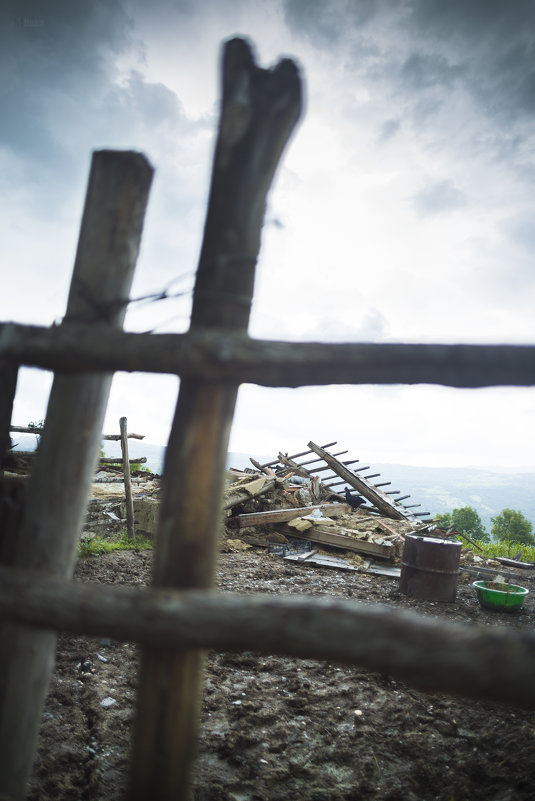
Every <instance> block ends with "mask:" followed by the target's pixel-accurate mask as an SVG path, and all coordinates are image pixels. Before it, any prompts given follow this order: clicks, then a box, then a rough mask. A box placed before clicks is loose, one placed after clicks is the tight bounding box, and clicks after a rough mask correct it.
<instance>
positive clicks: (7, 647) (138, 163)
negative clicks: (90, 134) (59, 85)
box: [0, 151, 153, 801]
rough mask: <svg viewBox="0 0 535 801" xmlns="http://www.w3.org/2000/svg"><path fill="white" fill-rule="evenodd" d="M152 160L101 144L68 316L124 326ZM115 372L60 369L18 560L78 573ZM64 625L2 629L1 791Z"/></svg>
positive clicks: (26, 769) (13, 775) (23, 755)
mask: <svg viewBox="0 0 535 801" xmlns="http://www.w3.org/2000/svg"><path fill="white" fill-rule="evenodd" d="M152 174H153V169H152V167H151V166H150V164H149V163H148V162H147V160H146V159H145V157H144V156H143V155H142V154H140V153H132V152H114V151H100V152H95V153H94V154H93V160H92V165H91V172H90V176H89V185H88V190H87V196H86V202H85V207H84V213H83V217H82V225H81V229H80V237H79V241H78V249H77V253H76V260H75V265H74V271H73V277H72V282H71V288H70V293H69V299H68V303H67V314H66V317H65V320H64V322H63V325H65V326H68V325H69V324H70V322H71V321H73V322H75V321H80V320H83V321H85V322H92V323H95V324H100V325H105V326H107V327H114V328H120V327H122V323H123V320H124V315H125V313H126V303H125V302H122V303H118V300H121V301H124V299H125V298H127V297H128V293H129V291H130V286H131V283H132V278H133V274H134V269H135V264H136V260H137V254H138V249H139V243H140V239H141V231H142V227H143V219H144V215H145V208H146V204H147V199H148V193H149V189H150V184H151V181H152ZM111 379H112V376H111V375H110V374H100V373H89V374H87V375H84V374H82V375H76V376H69V375H62V374H57V375H56V376H55V378H54V383H53V386H52V391H51V393H50V398H49V403H48V410H47V416H46V422H45V427H44V430H43V435H42V437H41V443H40V447H39V451H38V453H37V455H36V459H35V465H34V469H33V472H32V475H31V478H30V483H29V487H28V491H27V496H26V503H25V506H24V510H23V517H22V521H21V525H20V529H19V532H18V534H17V538H16V548H15V553H14V556H13V560H12V561H13V564H14V565H15V566H17V567H24V568H30V569H34V570H38V571H41V572H43V573H44V574H45V575H49V576H55V577H59V578H65V579H67V578H70V577H71V576H72V570H73V567H74V560H75V556H76V547H77V543H78V538H79V531H80V528H81V525H82V521H83V515H84V512H85V509H86V505H87V498H88V495H89V489H90V485H91V480H92V477H93V473H94V468H95V464H96V461H97V457H98V446H99V441H100V435H101V432H102V424H103V419H104V413H105V410H106V405H107V401H108V394H109V389H110V386H111ZM55 644H56V634H55V632H51V631H43V630H37V629H35V630H34V629H31V628H27V627H17V626H14V625H11V626H10V625H6V626H3V627H2V628H1V629H0V654H1V655H2V658H1V660H0V797H3V796H2V794H4V795H5V796H7V797H8V798H10V799H16V801H18V800H19V799H22V798H24V796H25V790H26V783H27V780H28V777H29V774H30V770H31V765H32V761H33V755H34V752H35V745H36V740H37V733H38V729H39V724H40V720H41V711H42V706H43V702H44V698H45V695H46V690H47V686H48V680H49V676H50V672H51V669H52V667H53V663H54V650H55Z"/></svg>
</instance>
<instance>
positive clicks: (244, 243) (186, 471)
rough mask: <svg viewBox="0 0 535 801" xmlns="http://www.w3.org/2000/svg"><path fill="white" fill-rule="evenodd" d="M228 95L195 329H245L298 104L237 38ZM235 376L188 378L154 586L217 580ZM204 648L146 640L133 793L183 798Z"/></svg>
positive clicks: (289, 72)
mask: <svg viewBox="0 0 535 801" xmlns="http://www.w3.org/2000/svg"><path fill="white" fill-rule="evenodd" d="M222 83H223V97H222V105H221V116H220V123H219V133H218V140H217V144H216V151H215V156H214V163H213V170H212V183H211V187H210V200H209V204H208V211H207V217H206V224H205V229H204V239H203V245H202V250H201V255H200V260H199V267H198V271H197V278H196V284H195V292H194V299H193V311H192V317H191V327H192V329H194V328H197V329H201V328H204V329H212V330H213V335H214V336H217V330H218V329H219V330H221V329H226V330H231V331H238V332H242V333H243V334H246V332H247V326H248V321H249V313H250V306H251V301H252V293H253V283H254V271H255V265H256V259H257V257H258V251H259V248H260V232H261V228H262V223H263V217H264V210H265V201H266V194H267V192H268V190H269V187H270V184H271V181H272V178H273V174H274V172H275V169H276V167H277V164H278V161H279V159H280V156H281V153H282V150H283V149H284V147H285V145H286V143H287V141H288V138H289V136H290V134H291V132H292V130H293V128H294V126H295V124H296V122H297V119H298V118H299V114H300V110H301V84H300V79H299V74H298V71H297V69H296V67H295V65H294V64H293V62H291V61H289V60H285V61H282V62H280V63H279V64H278V65H277V66H276V67H275V68H274V69H273V70H272V71H267V70H262V69H260V68H259V67H257V66H256V64H255V63H254V59H253V56H252V53H251V50H250V48H249V46H248V45H247V43H246V42H245V41H243V40H241V39H234V40H232V41H230V42H228V43H227V44H226V47H225V50H224V57H223V75H222ZM237 391H238V386H237V385H235V384H234V385H233V384H221V385H218V384H213V383H211V384H209V383H203V382H201V381H198V380H196V379H195V378H183V379H182V381H181V385H180V393H179V398H178V403H177V407H176V412H175V418H174V421H173V426H172V430H171V436H170V438H169V443H168V446H167V451H166V459H165V466H164V475H163V482H162V501H161V507H160V521H159V527H158V534H157V539H156V550H155V553H154V569H153V580H154V583H155V584H156V585H157V586H163V587H176V588H193V587H198V588H207V587H210V586H212V584H213V576H214V571H215V561H216V543H217V533H218V530H219V525H220V520H221V498H222V492H223V473H224V467H225V459H226V454H227V449H228V438H229V432H230V426H231V423H232V417H233V414H234V406H235V401H236V395H237ZM203 660H204V657H203V655H202V653H201V652H199V651H198V650H184V649H182V650H180V649H176V648H146V649H145V650H144V651H143V653H142V666H141V677H140V689H139V694H138V719H137V722H136V731H135V737H134V747H133V756H132V762H131V773H130V783H129V791H128V798H129V799H131V801H133V800H134V799H135V800H136V801H137V800H138V799H139V800H141V799H143V800H145V799H147V798H151V799H153V801H171V799H172V800H173V801H182V800H183V799H185V798H187V797H188V795H189V779H190V772H191V765H192V760H193V755H194V751H195V747H196V735H197V729H198V719H199V702H200V691H201V686H202V685H201V682H202V668H203V664H204V662H203Z"/></svg>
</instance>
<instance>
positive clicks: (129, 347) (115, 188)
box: [0, 39, 535, 801]
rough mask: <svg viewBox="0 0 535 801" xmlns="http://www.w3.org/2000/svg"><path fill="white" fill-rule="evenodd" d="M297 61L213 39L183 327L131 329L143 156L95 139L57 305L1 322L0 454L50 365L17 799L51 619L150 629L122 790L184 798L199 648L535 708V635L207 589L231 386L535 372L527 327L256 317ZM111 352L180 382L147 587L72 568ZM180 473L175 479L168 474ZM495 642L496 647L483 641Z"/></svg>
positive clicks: (18, 699) (15, 630)
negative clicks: (28, 319) (358, 671)
mask: <svg viewBox="0 0 535 801" xmlns="http://www.w3.org/2000/svg"><path fill="white" fill-rule="evenodd" d="M300 111H301V84H300V78H299V73H298V70H297V68H296V66H295V65H294V63H293V62H292V61H290V60H283V61H281V62H280V63H279V64H278V65H277V66H276V67H275V68H274V69H273V70H271V71H266V70H263V69H260V68H259V67H258V66H257V65H256V64H255V62H254V59H253V55H252V52H251V50H250V47H249V46H248V44H247V43H246V42H244V41H243V40H241V39H235V40H232V41H230V42H228V43H227V44H226V46H225V49H224V58H223V78H222V104H221V117H220V123H219V132H218V139H217V144H216V150H215V155H214V163H213V171H212V180H211V188H210V199H209V205H208V211H207V218H206V225H205V230H204V239H203V245H202V250H201V255H200V261H199V266H198V271H197V278H196V284H195V291H194V299H193V309H192V315H191V327H190V331H189V332H188V333H187V334H183V335H144V334H127V333H125V332H123V331H122V330H121V327H122V322H123V318H124V313H125V309H126V305H127V302H128V300H127V298H128V292H129V288H130V285H131V281H132V276H133V271H134V266H135V262H136V257H137V252H138V247H139V242H140V238H141V231H142V224H143V217H144V213H145V208H146V204H147V199H148V193H149V187H150V183H151V178H152V168H151V166H150V165H149V164H148V162H147V160H146V159H145V158H144V156H142V155H141V154H137V153H131V152H127V153H116V152H110V151H102V152H98V153H95V154H94V155H93V161H92V167H91V173H90V178H89V186H88V191H87V197H86V203H85V209H84V214H83V219H82V226H81V231H80V238H79V244H78V250H77V256H76V261H75V266H74V273H73V279H72V284H71V290H70V295H69V300H68V305H67V313H66V316H65V318H64V321H63V323H62V324H61V325H59V326H53V327H51V328H49V329H46V328H39V327H37V326H23V325H17V324H14V323H6V324H4V325H2V326H0V359H1V361H0V379H1V385H0V453H1V454H3V453H4V452H5V449H6V445H7V442H8V432H9V424H10V418H11V409H12V403H13V398H14V394H15V388H16V378H17V370H18V367H19V365H30V366H39V367H44V368H47V369H53V370H55V371H56V374H55V378H54V384H53V388H52V391H51V395H50V401H49V406H48V412H47V418H46V424H45V428H44V431H43V436H42V440H41V447H40V449H39V454H38V457H37V460H36V463H35V466H34V469H33V472H32V476H31V479H30V481H29V486H28V487H27V489H26V492H25V493H24V496H21V494H20V492H18V491H17V493H11V489H10V487H9V486H8V485H7V483H6V482H5V481H4V482H3V485H2V500H3V503H2V507H1V510H2V511H1V514H2V518H1V522H2V540H1V542H0V554H1V560H2V561H3V563H4V566H3V567H2V568H0V577H1V580H0V616H1V617H2V618H3V621H4V622H3V625H2V628H1V630H0V645H1V653H2V660H1V662H0V693H1V696H0V760H1V762H0V796H2V798H7V799H17V800H18V799H22V798H23V797H24V794H25V785H26V781H27V778H28V775H29V771H30V768H31V764H32V758H33V752H34V748H35V742H36V737H37V731H38V726H39V721H40V713H41V709H42V704H43V700H44V697H45V694H46V689H47V683H48V677H49V674H50V670H51V668H52V665H53V656H54V648H55V642H56V634H55V632H56V631H57V630H59V629H66V630H70V631H76V632H80V633H82V632H85V633H98V634H100V635H104V636H112V637H116V638H123V639H132V640H136V641H138V642H139V643H140V644H141V646H142V666H141V677H140V689H139V695H138V712H137V722H136V729H135V735H134V744H133V753H132V758H131V768H130V778H129V789H128V798H129V799H132V800H136V799H146V798H153V799H155V801H164V800H168V799H169V800H170V799H171V798H172V799H185V798H187V796H188V786H189V778H190V775H191V766H192V762H193V756H194V743H195V734H196V730H197V726H198V717H199V715H198V707H199V699H200V690H201V683H202V666H203V650H202V649H204V648H208V647H214V648H219V649H238V650H239V649H244V648H246V649H258V650H263V651H270V652H279V653H287V654H295V655H297V656H305V657H318V658H327V659H329V660H333V659H338V660H344V661H348V662H355V663H357V664H360V665H363V666H366V667H369V668H372V669H377V670H381V671H383V672H389V673H391V674H392V675H395V676H399V677H402V678H404V679H406V680H407V681H410V682H411V683H413V684H414V685H416V686H418V687H421V688H424V689H426V690H438V691H442V692H457V693H465V694H467V695H472V696H474V697H482V698H494V699H498V700H502V701H507V702H511V703H521V704H524V705H527V706H530V707H532V708H535V689H534V688H533V681H532V677H533V672H534V670H535V635H533V634H531V633H530V632H522V631H520V632H519V631H511V630H510V629H506V628H499V627H496V628H494V627H493V628H492V630H485V631H483V630H481V631H480V630H478V629H474V628H470V629H467V628H457V627H454V626H446V625H437V623H436V622H435V621H428V620H419V619H417V618H415V617H413V616H411V615H407V614H405V615H403V614H399V613H398V614H395V613H391V612H387V611H385V610H384V609H382V610H381V609H373V608H365V607H362V606H359V605H357V604H350V603H343V602H340V601H336V602H335V601H332V602H330V601H325V599H306V600H302V599H296V598H273V597H272V596H270V597H269V598H268V597H256V598H254V597H250V596H248V597H247V599H246V600H244V599H241V598H240V597H239V596H233V595H231V594H223V595H215V594H214V593H213V590H212V586H213V574H214V567H215V560H216V533H217V529H218V525H219V515H220V506H219V504H218V503H217V499H220V498H221V496H222V489H223V473H224V466H225V456H226V453H227V444H228V435H229V429H230V425H231V422H232V417H233V412H234V405H235V401H236V395H237V391H238V387H239V385H240V384H241V383H244V382H254V383H258V384H261V385H265V386H299V385H305V384H316V385H317V384H332V383H418V382H427V383H439V384H447V385H451V386H457V387H460V386H472V387H473V386H488V385H495V384H518V385H524V386H526V385H533V384H535V347H532V346H529V347H517V346H474V345H470V346H460V345H451V346H449V345H370V344H355V345H335V344H333V345H329V344H316V343H307V344H304V343H303V344H295V343H282V342H259V341H254V340H252V339H250V338H249V337H248V335H247V325H248V319H249V311H250V306H251V298H252V290H253V280H254V269H255V263H256V259H257V255H258V250H259V246H260V232H261V228H262V222H263V215H264V207H265V198H266V194H267V192H268V190H269V186H270V184H271V181H272V177H273V174H274V171H275V169H276V167H277V163H278V161H279V158H280V156H281V153H282V151H283V149H284V147H285V145H286V142H287V140H288V138H289V136H290V135H291V133H292V130H293V128H294V126H295V124H296V122H297V120H298V118H299V116H300ZM114 370H142V371H148V372H170V373H175V374H178V375H180V377H181V386H180V392H179V397H178V402H177V407H176V413H175V417H174V421H173V426H172V431H171V435H170V438H169V443H168V448H167V455H166V462H165V467H164V477H163V487H162V502H161V513H160V523H159V531H158V537H157V542H156V548H155V553H154V571H153V574H154V575H153V583H154V587H153V588H152V589H147V590H143V591H138V590H136V591H135V592H133V591H128V590H124V589H121V588H116V587H113V588H111V587H110V588H104V587H102V586H99V587H98V589H96V588H93V587H91V586H80V585H74V584H72V583H70V578H71V576H72V571H73V565H74V558H75V551H76V544H77V538H78V532H79V530H80V526H81V521H82V517H83V513H84V510H85V506H86V502H87V497H88V491H89V485H90V481H91V477H92V473H93V468H94V464H95V461H96V457H97V452H98V442H99V439H100V435H101V431H102V423H103V416H104V411H105V407H106V402H107V396H108V391H109V387H110V383H111V378H112V372H113V371H114ZM176 476H180V479H179V480H175V477H176ZM497 653H499V655H500V658H499V659H495V658H493V657H494V656H495V655H496V654H497Z"/></svg>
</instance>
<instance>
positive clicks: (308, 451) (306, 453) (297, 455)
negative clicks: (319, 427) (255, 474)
mask: <svg viewBox="0 0 535 801" xmlns="http://www.w3.org/2000/svg"><path fill="white" fill-rule="evenodd" d="M336 444H337V443H336V442H328V443H327V444H326V445H322V446H321V447H322V448H330V447H332V446H333V445H336ZM309 453H312V451H311V450H310V448H309V449H308V450H307V451H300V453H293V454H292V455H291V456H287V458H288V459H299V457H300V456H308V454H309ZM284 455H285V456H286V454H284ZM278 463H279V460H278V459H273V460H272V461H271V462H266V463H265V464H264V465H262V467H272V466H273V465H274V464H278Z"/></svg>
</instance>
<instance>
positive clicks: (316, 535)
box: [279, 526, 394, 559]
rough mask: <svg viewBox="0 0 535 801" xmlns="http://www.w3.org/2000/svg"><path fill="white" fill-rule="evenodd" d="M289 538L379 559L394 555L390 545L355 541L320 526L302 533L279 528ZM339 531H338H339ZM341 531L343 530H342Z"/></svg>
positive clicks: (392, 547) (294, 529)
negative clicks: (309, 541) (369, 555)
mask: <svg viewBox="0 0 535 801" xmlns="http://www.w3.org/2000/svg"><path fill="white" fill-rule="evenodd" d="M279 530H280V531H282V532H283V533H284V534H287V535H288V536H289V537H297V538H299V539H303V540H311V542H319V543H321V544H322V545H331V546H332V547H334V548H343V549H344V550H345V551H355V552H356V553H365V554H371V555H372V556H377V557H379V558H381V559H391V558H392V556H393V555H394V546H393V545H392V543H390V542H389V543H387V544H386V543H385V544H384V545H377V543H375V542H367V541H366V540H357V539H355V538H354V537H350V536H349V535H347V534H342V533H335V532H333V531H330V530H329V529H328V528H325V527H322V526H310V528H307V529H306V530H304V531H299V530H298V529H296V528H292V527H290V526H281V528H280V529H279ZM339 531H340V530H339ZM342 531H343V529H342Z"/></svg>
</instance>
